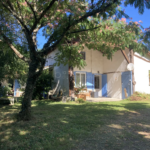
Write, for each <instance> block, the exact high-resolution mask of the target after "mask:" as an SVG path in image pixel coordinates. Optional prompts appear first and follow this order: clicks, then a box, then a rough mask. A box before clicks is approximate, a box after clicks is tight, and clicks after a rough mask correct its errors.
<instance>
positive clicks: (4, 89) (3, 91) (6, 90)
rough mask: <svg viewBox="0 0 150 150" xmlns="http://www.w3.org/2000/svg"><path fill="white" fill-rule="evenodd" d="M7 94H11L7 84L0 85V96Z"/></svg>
mask: <svg viewBox="0 0 150 150" xmlns="http://www.w3.org/2000/svg"><path fill="white" fill-rule="evenodd" d="M7 94H12V92H11V88H10V87H9V84H8V85H6V86H0V97H1V96H3V97H5V96H7Z"/></svg>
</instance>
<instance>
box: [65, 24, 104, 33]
mask: <svg viewBox="0 0 150 150" xmlns="http://www.w3.org/2000/svg"><path fill="white" fill-rule="evenodd" d="M100 27H102V25H100V26H98V27H95V28H92V29H83V30H76V31H73V32H69V33H68V34H73V33H79V32H85V31H90V30H94V29H97V28H100Z"/></svg>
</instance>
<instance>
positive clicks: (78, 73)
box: [75, 72, 86, 88]
mask: <svg viewBox="0 0 150 150" xmlns="http://www.w3.org/2000/svg"><path fill="white" fill-rule="evenodd" d="M77 74H80V87H81V74H84V75H85V88H86V72H76V75H77ZM75 81H77V76H76V80H75ZM75 85H76V83H75ZM76 87H77V85H76Z"/></svg>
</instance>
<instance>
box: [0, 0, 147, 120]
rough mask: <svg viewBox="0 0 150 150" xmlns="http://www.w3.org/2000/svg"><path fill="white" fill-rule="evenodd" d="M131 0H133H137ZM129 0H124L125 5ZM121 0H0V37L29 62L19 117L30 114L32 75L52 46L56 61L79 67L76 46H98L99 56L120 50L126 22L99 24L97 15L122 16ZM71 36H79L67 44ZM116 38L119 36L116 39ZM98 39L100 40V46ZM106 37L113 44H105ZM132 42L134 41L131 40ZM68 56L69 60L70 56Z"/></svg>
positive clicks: (126, 39)
mask: <svg viewBox="0 0 150 150" xmlns="http://www.w3.org/2000/svg"><path fill="white" fill-rule="evenodd" d="M132 1H134V2H139V0H132ZM132 1H129V2H128V1H127V2H128V3H129V4H130V3H132ZM141 1H142V2H144V3H143V4H142V5H140V3H139V4H138V7H139V8H140V9H144V7H145V6H146V7H149V6H150V2H149V1H147V0H145V1H144V0H141ZM121 3H122V1H121V0H92V1H91V2H90V1H86V0H78V1H77V0H63V1H62V0H50V1H49V0H38V1H37V0H0V39H1V40H2V41H5V43H7V44H8V45H9V47H10V48H11V49H12V50H13V51H14V53H15V54H16V55H17V56H18V57H19V58H20V59H22V60H24V61H25V62H27V63H28V64H29V73H28V79H27V83H26V89H25V95H24V98H23V101H22V107H21V111H20V113H19V117H20V119H22V120H29V119H30V118H31V99H32V94H33V89H34V86H35V84H36V80H37V79H38V77H39V76H40V74H41V73H42V70H43V67H44V64H45V61H46V55H47V54H48V53H51V52H53V51H54V50H55V49H56V47H57V48H58V49H59V50H60V53H62V54H60V55H57V56H58V59H57V58H56V59H57V60H58V64H59V63H64V64H68V63H69V65H74V64H76V65H77V66H78V67H80V66H81V67H82V66H83V65H84V62H83V61H81V56H80V55H79V53H78V50H79V48H81V50H82V49H83V47H84V45H85V46H87V47H88V48H92V47H93V48H94V49H97V50H101V51H102V52H103V54H104V55H106V56H107V57H108V58H111V56H112V54H113V53H114V51H116V50H117V49H119V48H121V49H123V48H124V47H125V46H126V45H125V44H126V43H127V41H128V42H130V41H132V40H131V38H132V36H133V33H131V32H130V31H128V36H127V33H125V32H126V30H125V29H127V28H128V27H127V28H126V26H125V25H123V24H122V23H121V24H120V25H119V24H115V25H116V27H115V26H113V24H111V23H110V22H108V24H107V22H105V23H104V24H103V23H102V20H106V19H108V18H109V17H112V16H113V15H115V17H114V18H113V19H114V20H118V19H119V18H121V17H122V16H125V17H128V16H127V15H126V14H125V13H124V11H123V10H121V8H120V7H119V5H121ZM90 17H91V18H90ZM112 26H113V27H112ZM121 26H122V27H121ZM40 29H43V34H44V35H45V37H47V41H46V43H45V44H44V46H43V48H42V49H41V50H40V51H38V49H37V38H36V35H37V32H38V31H39V30H40ZM121 29H122V31H121ZM130 30H131V29H130ZM94 31H95V32H94ZM109 31H110V32H109ZM117 32H118V33H117ZM117 35H118V36H117ZM124 35H125V36H124ZM122 37H124V38H122ZM128 37H130V38H128ZM77 38H79V39H80V42H79V43H78V46H74V45H71V44H70V43H71V42H72V41H73V39H77ZM115 38H117V40H116V39H115ZM119 38H121V41H120V40H118V39H119ZM133 39H135V38H133ZM94 41H95V42H94ZM100 42H104V43H103V44H102V43H101V45H100V44H99V43H100ZM105 42H107V44H105ZM109 42H110V43H112V44H113V47H114V48H111V46H110V44H108V43H109ZM130 43H131V42H130ZM24 44H26V46H27V47H26V51H28V52H29V57H27V56H25V55H24V54H23V53H22V46H23V45H24ZM16 45H17V46H16ZM133 45H137V44H136V42H134V44H133ZM118 46H119V47H118ZM109 48H111V50H110V49H109ZM72 57H73V58H74V59H72V60H74V62H73V61H72V60H71V58H72ZM65 59H66V61H65V62H63V61H62V60H65ZM37 70H38V71H37Z"/></svg>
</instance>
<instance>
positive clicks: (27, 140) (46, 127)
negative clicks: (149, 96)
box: [0, 100, 150, 150]
mask: <svg viewBox="0 0 150 150" xmlns="http://www.w3.org/2000/svg"><path fill="white" fill-rule="evenodd" d="M32 103H33V107H32V111H33V113H34V116H35V118H36V119H34V120H32V121H29V122H15V121H14V120H13V115H14V114H15V113H17V112H19V108H20V105H19V104H15V105H14V106H3V107H0V115H1V116H0V119H1V121H0V149H3V150H5V149H15V150H17V149H18V150H20V149H23V150H24V149H33V150H34V149H36V150H37V149H57V150H59V149H60V150H63V149H64V150H70V149H84V148H85V147H86V149H96V147H95V145H96V143H99V141H97V140H93V141H92V140H91V142H89V141H88V140H87V138H90V139H94V138H95V137H96V139H99V138H100V139H101V140H100V141H103V139H102V137H104V136H105V138H106V139H107V140H108V141H109V147H107V146H106V145H105V142H104V143H103V144H102V143H101V144H100V145H99V144H98V145H97V146H98V149H101V148H102V149H106V148H107V149H109V148H110V149H113V148H112V144H111V141H113V142H114V145H116V142H117V140H115V136H116V134H117V135H118V136H120V134H121V133H123V135H124V137H125V138H127V137H128V136H130V137H132V136H131V135H128V134H127V133H130V130H128V126H129V124H130V126H131V128H134V130H133V131H132V132H133V135H134V136H137V137H134V138H135V140H137V141H138V140H139V139H140V140H141V138H142V140H143V141H144V142H145V143H144V144H145V145H148V146H150V144H149V141H148V140H147V139H148V138H146V137H145V135H140V134H139V133H138V132H137V131H138V128H136V127H137V126H135V124H134V119H135V118H134V117H136V119H138V117H139V120H138V121H140V120H141V116H142V115H144V114H145V113H143V114H142V113H141V110H143V109H145V110H146V109H147V108H150V105H149V103H142V102H141V103H136V102H134V103H133V102H132V103H129V102H111V103H85V104H81V105H80V104H73V103H59V102H58V103H56V102H52V101H50V100H46V101H32ZM130 111H135V112H134V113H133V112H130ZM119 118H120V119H119ZM136 121H137V120H136ZM144 121H145V120H143V125H144V124H149V123H150V121H149V122H147V118H146V122H145V123H144ZM114 124H117V125H118V126H121V127H120V128H116V126H113V125H114ZM106 127H107V128H106ZM103 128H104V131H105V128H106V130H112V129H113V131H112V132H111V134H108V135H107V134H105V133H103V132H101V130H102V129H103ZM125 129H126V130H125ZM144 129H145V128H140V130H142V131H143V132H144ZM97 130H98V131H97ZM125 131H126V132H125ZM142 131H141V132H142ZM120 132H121V133H120ZM147 132H150V128H147ZM98 133H99V134H98ZM93 134H94V135H95V137H93V136H92V135H93ZM110 137H111V138H110ZM124 137H123V138H122V139H121V138H120V139H121V141H120V143H122V145H121V146H122V147H121V148H122V149H123V148H124V147H125V145H124V144H125V142H124ZM105 141H106V140H105ZM143 141H142V142H143ZM133 142H134V141H133ZM83 143H85V145H86V146H84V145H83ZM89 144H90V146H88V145H89ZM127 145H128V144H127ZM114 149H116V147H115V148H114Z"/></svg>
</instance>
